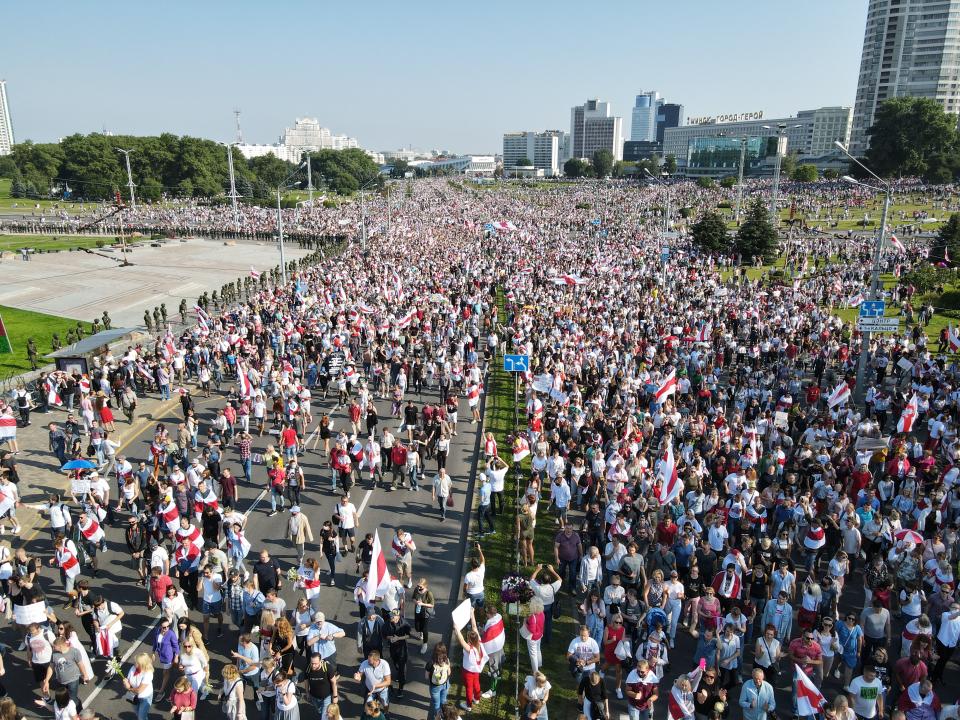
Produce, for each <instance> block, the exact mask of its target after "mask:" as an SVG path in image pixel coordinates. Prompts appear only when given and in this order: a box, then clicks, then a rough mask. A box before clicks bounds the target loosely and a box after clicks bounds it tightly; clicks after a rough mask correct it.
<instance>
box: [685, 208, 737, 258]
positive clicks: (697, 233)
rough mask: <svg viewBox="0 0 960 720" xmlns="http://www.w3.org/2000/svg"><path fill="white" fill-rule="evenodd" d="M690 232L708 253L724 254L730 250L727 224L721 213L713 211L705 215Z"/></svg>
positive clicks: (699, 245)
mask: <svg viewBox="0 0 960 720" xmlns="http://www.w3.org/2000/svg"><path fill="white" fill-rule="evenodd" d="M690 231H691V232H692V233H693V241H694V242H695V243H696V244H697V246H698V247H700V248H702V249H703V250H706V251H707V252H724V251H726V250H728V249H729V248H730V237H729V236H728V235H727V223H726V222H725V221H724V219H723V217H722V216H721V215H720V214H719V213H716V212H713V211H712V210H711V211H708V212H706V213H704V214H703V215H702V216H701V217H700V219H699V220H697V222H695V223H694V224H693V227H691V228H690Z"/></svg>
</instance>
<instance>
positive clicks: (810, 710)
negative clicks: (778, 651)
mask: <svg viewBox="0 0 960 720" xmlns="http://www.w3.org/2000/svg"><path fill="white" fill-rule="evenodd" d="M793 669H794V671H793V686H794V689H795V690H796V693H795V695H794V697H795V698H796V700H797V715H799V716H800V717H808V716H810V715H819V714H820V709H821V708H822V707H823V706H824V705H826V704H827V699H826V698H825V697H824V696H823V693H822V692H820V689H819V688H818V687H817V686H816V685H814V684H813V681H811V680H810V678H809V677H807V674H806V673H805V672H804V671H803V669H802V668H801V667H800V666H799V665H794V666H793Z"/></svg>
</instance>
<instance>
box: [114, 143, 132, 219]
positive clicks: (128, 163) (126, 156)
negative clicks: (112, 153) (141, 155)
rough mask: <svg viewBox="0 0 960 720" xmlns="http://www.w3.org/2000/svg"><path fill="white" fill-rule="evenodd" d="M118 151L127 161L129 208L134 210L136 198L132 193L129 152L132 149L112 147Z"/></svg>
mask: <svg viewBox="0 0 960 720" xmlns="http://www.w3.org/2000/svg"><path fill="white" fill-rule="evenodd" d="M114 150H116V151H117V152H119V153H123V159H124V160H126V163H127V187H128V188H130V209H131V210H134V211H136V209H137V198H136V197H135V196H134V194H133V187H134V185H133V173H132V172H130V153H132V152H133V150H124V149H123V148H114Z"/></svg>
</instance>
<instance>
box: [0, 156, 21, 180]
mask: <svg viewBox="0 0 960 720" xmlns="http://www.w3.org/2000/svg"><path fill="white" fill-rule="evenodd" d="M16 172H17V164H16V163H15V162H14V161H13V158H12V157H10V156H9V155H4V156H3V157H0V177H5V178H12V177H13V176H14V174H15V173H16Z"/></svg>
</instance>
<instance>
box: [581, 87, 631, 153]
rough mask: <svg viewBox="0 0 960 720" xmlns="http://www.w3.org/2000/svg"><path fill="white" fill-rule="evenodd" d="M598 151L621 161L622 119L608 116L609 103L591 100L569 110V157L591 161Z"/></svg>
mask: <svg viewBox="0 0 960 720" xmlns="http://www.w3.org/2000/svg"><path fill="white" fill-rule="evenodd" d="M597 150H609V151H610V152H611V153H612V154H613V157H614V159H615V160H622V159H623V118H620V117H614V116H613V115H611V114H610V103H608V102H600V101H599V100H597V99H592V100H587V101H586V102H585V103H584V104H583V105H576V106H574V107H572V108H570V157H576V158H586V159H590V158H591V157H593V153H594V152H596V151H597Z"/></svg>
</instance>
